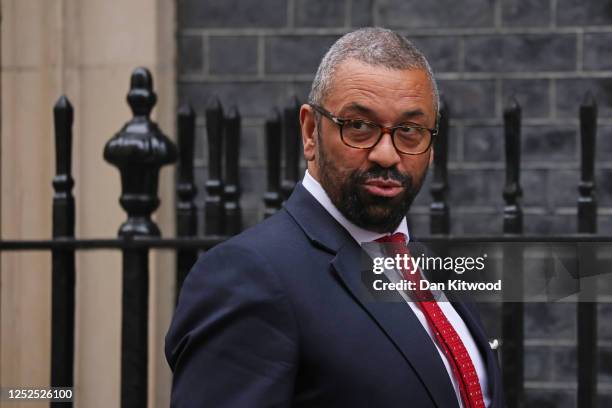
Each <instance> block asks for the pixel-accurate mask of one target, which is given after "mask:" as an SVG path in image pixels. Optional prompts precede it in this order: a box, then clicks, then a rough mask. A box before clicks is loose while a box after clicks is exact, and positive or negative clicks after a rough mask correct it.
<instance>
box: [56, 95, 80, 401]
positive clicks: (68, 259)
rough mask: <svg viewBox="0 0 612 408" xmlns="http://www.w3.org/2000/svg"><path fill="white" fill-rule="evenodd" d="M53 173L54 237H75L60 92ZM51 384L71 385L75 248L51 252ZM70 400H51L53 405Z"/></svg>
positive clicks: (67, 108) (66, 118)
mask: <svg viewBox="0 0 612 408" xmlns="http://www.w3.org/2000/svg"><path fill="white" fill-rule="evenodd" d="M53 119H54V124H55V162H56V174H55V177H54V178H53V189H54V194H53V239H56V238H60V237H64V238H74V213H75V204H74V197H73V196H72V187H73V186H74V180H73V179H72V123H73V109H72V105H71V104H70V101H69V100H68V98H66V97H65V96H61V97H60V98H59V99H58V101H57V103H56V104H55V106H54V108H53ZM51 273H52V293H51V299H52V300H51V386H52V387H72V386H73V385H74V373H73V364H74V306H75V301H74V300H75V293H74V286H75V264H74V250H70V249H66V250H54V251H53V252H52V272H51ZM60 405H61V406H63V407H65V406H72V403H71V402H70V403H59V402H52V403H51V406H52V407H58V406H60Z"/></svg>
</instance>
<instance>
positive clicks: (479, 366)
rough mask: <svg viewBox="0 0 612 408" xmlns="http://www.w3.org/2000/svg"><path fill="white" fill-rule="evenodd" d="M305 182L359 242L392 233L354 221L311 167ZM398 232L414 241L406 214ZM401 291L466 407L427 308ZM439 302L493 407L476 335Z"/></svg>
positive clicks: (449, 307)
mask: <svg viewBox="0 0 612 408" xmlns="http://www.w3.org/2000/svg"><path fill="white" fill-rule="evenodd" d="M302 185H303V186H304V188H305V189H306V190H307V191H308V192H309V193H310V194H312V196H313V197H314V198H315V199H316V200H317V201H318V202H319V203H320V204H321V205H322V206H323V207H324V208H325V209H326V210H327V212H329V214H330V215H331V216H332V217H333V218H334V219H335V220H336V221H338V222H339V223H340V225H342V226H343V227H344V228H345V229H346V230H347V231H348V233H349V234H350V235H351V236H352V237H353V239H355V241H357V243H358V244H361V243H365V242H372V241H374V240H376V239H378V238H380V237H383V236H385V235H390V234H381V233H378V232H373V231H368V230H365V229H363V228H361V227H358V226H357V225H355V224H353V223H352V222H351V221H349V220H348V219H347V218H346V217H345V216H344V215H343V214H342V213H341V212H340V211H339V210H338V209H337V208H336V206H335V205H334V204H333V203H332V201H331V199H330V198H329V196H328V195H327V193H326V192H325V190H324V189H323V187H322V186H321V184H319V182H318V181H317V180H315V179H314V178H313V177H312V176H311V175H310V173H308V170H306V174H304V179H303V180H302ZM395 232H396V233H397V232H400V233H402V234H404V235H405V236H406V240H407V241H409V240H410V235H409V234H408V224H407V223H406V217H404V218H402V221H401V222H400V224H399V226H398V227H397V229H396V230H395ZM385 275H386V276H387V278H389V280H390V281H392V282H397V281H399V279H400V278H399V277H398V276H397V275H395V276H393V275H391V274H389V273H387V272H385ZM398 292H399V294H400V295H401V296H402V297H403V298H404V300H405V301H406V303H407V304H408V305H409V306H410V309H411V310H412V312H413V313H414V314H415V315H416V317H417V318H418V319H419V322H421V325H422V326H423V328H424V329H425V331H426V332H427V334H428V335H429V337H430V338H431V339H432V341H433V343H434V344H435V345H436V349H437V350H438V353H439V354H440V358H441V359H442V361H443V362H444V366H445V367H446V371H447V372H448V376H449V377H450V379H451V382H452V384H453V387H454V389H455V394H456V395H457V400H458V402H459V406H460V407H463V403H462V401H461V393H460V390H459V384H458V382H457V379H456V378H455V376H454V375H453V371H452V367H451V365H450V362H449V361H448V359H447V358H446V355H445V354H444V351H443V350H442V348H441V346H440V345H439V344H438V342H437V341H436V340H435V337H434V334H433V332H432V330H431V328H430V327H429V324H428V323H427V318H426V317H425V315H424V314H423V311H422V310H421V308H420V307H418V305H416V304H415V303H414V302H412V301H411V300H410V298H409V297H408V295H407V294H406V293H405V292H404V291H401V290H398ZM438 305H439V306H440V309H442V311H443V312H444V314H445V315H446V318H447V319H448V320H449V322H450V323H451V324H452V325H453V327H454V328H455V331H457V334H458V335H459V337H461V340H462V341H463V344H464V345H465V348H466V349H467V351H468V353H469V354H470V357H471V358H472V362H473V363H474V368H475V369H476V374H478V379H479V380H480V388H481V389H482V396H483V399H484V403H485V406H487V407H489V406H490V405H491V398H490V393H489V387H488V381H487V370H486V366H485V363H484V360H483V358H482V356H481V355H480V352H479V351H478V347H477V346H476V342H475V341H474V338H473V337H472V335H471V333H470V331H469V329H468V328H467V326H466V325H465V323H464V322H463V319H461V316H459V314H458V313H457V311H456V310H455V308H454V307H453V305H452V304H451V303H450V302H448V301H442V302H438Z"/></svg>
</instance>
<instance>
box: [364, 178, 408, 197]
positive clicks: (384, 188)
mask: <svg viewBox="0 0 612 408" xmlns="http://www.w3.org/2000/svg"><path fill="white" fill-rule="evenodd" d="M363 186H364V188H365V189H366V191H368V192H369V193H370V194H373V195H377V196H381V197H395V196H396V195H398V194H400V193H401V192H402V191H403V190H404V187H403V186H402V184H401V183H400V182H399V181H396V180H391V179H370V180H367V181H366V182H365V183H363Z"/></svg>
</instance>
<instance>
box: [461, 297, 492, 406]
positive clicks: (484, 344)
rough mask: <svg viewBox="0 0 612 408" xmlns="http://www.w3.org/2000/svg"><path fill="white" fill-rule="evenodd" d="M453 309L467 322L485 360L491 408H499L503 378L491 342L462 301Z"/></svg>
mask: <svg viewBox="0 0 612 408" xmlns="http://www.w3.org/2000/svg"><path fill="white" fill-rule="evenodd" d="M452 304H453V307H454V308H455V310H456V311H457V313H458V314H459V316H461V319H463V321H464V322H465V325H466V326H467V327H468V329H469V330H470V333H471V334H472V337H473V338H474V341H476V345H477V346H478V349H479V350H480V353H481V355H482V356H483V357H484V359H485V364H486V366H487V382H488V385H489V390H490V395H491V402H492V405H491V407H493V408H499V407H498V405H497V404H498V403H499V402H498V401H501V394H500V392H501V377H500V375H499V373H500V371H499V364H498V363H497V358H496V356H495V354H494V353H493V350H491V346H490V345H489V340H488V338H487V336H486V334H485V332H484V331H483V328H482V325H481V324H480V323H478V322H477V321H476V317H475V316H474V314H473V313H472V312H471V311H470V310H469V309H468V307H467V306H466V305H465V303H463V302H462V301H459V300H456V301H453V302H452Z"/></svg>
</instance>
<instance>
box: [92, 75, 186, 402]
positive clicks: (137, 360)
mask: <svg viewBox="0 0 612 408" xmlns="http://www.w3.org/2000/svg"><path fill="white" fill-rule="evenodd" d="M127 100H128V103H129V105H130V107H131V109H132V112H133V115H134V117H133V118H132V119H131V120H130V121H129V122H127V123H126V124H125V126H124V127H123V128H122V129H121V130H120V131H119V132H118V133H117V134H116V135H115V136H113V138H112V139H111V140H109V141H108V143H107V144H106V146H105V148H104V159H105V160H106V161H108V162H109V163H111V164H113V165H114V166H116V167H117V168H118V169H119V172H120V173H121V198H120V199H119V202H120V203H121V206H122V207H123V209H124V210H125V211H126V212H127V216H128V218H127V221H125V222H124V223H123V224H122V225H121V227H120V229H119V236H120V237H122V238H124V239H130V238H133V237H137V236H159V235H160V231H159V228H158V227H157V225H156V224H155V223H154V222H153V221H152V220H151V213H152V212H153V211H155V209H157V207H158V206H159V198H158V197H157V186H158V180H159V170H160V168H161V166H163V165H165V164H169V163H172V162H174V161H175V160H176V156H177V151H176V147H175V146H174V144H173V143H172V142H171V141H170V140H169V139H168V137H166V136H165V135H164V134H163V133H162V132H161V130H160V129H159V128H158V127H157V124H155V123H154V122H153V121H151V119H150V118H149V115H150V113H151V110H152V109H153V106H154V105H155V103H156V101H157V95H156V94H155V92H153V78H152V77H151V73H150V72H149V71H148V70H147V69H146V68H136V69H135V70H134V72H133V73H132V77H131V82H130V91H129V92H128V95H127ZM148 255H149V250H148V249H125V250H124V251H123V294H122V306H123V312H122V327H121V406H122V407H123V408H133V407H143V408H144V407H146V406H147V367H148V361H147V359H148V339H147V330H148V317H149V313H148V308H149V302H148V298H149V262H148Z"/></svg>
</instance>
